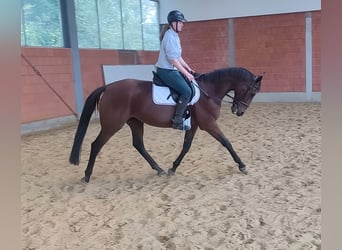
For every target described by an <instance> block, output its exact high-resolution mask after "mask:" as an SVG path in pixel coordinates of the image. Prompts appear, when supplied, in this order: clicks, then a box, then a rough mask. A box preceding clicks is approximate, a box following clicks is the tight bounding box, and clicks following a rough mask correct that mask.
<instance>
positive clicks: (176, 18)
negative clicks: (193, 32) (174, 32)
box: [167, 10, 186, 24]
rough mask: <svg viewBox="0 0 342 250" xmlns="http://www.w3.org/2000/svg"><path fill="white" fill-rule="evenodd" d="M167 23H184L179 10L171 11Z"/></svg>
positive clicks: (184, 20)
mask: <svg viewBox="0 0 342 250" xmlns="http://www.w3.org/2000/svg"><path fill="white" fill-rule="evenodd" d="M167 22H168V23H169V24H171V23H172V22H186V19H185V17H184V15H183V13H182V12H180V11H179V10H172V11H170V12H169V14H168V15H167Z"/></svg>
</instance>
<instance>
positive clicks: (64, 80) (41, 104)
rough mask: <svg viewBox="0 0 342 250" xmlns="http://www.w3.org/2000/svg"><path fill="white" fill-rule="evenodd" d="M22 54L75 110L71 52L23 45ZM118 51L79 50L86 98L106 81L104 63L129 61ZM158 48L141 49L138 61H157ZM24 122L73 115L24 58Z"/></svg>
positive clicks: (22, 103) (22, 113)
mask: <svg viewBox="0 0 342 250" xmlns="http://www.w3.org/2000/svg"><path fill="white" fill-rule="evenodd" d="M22 54H23V55H24V56H25V57H26V58H27V59H28V60H29V62H30V63H32V64H33V65H34V66H35V67H36V68H37V70H38V71H39V72H40V73H41V75H42V76H43V77H44V78H45V79H46V81H47V82H48V84H50V85H51V87H52V88H53V89H55V91H56V92H57V93H58V94H59V95H60V96H61V97H62V99H63V100H64V101H65V102H66V103H67V104H68V105H69V106H70V107H71V108H72V109H73V110H74V111H75V109H76V108H75V92H74V80H73V73H72V59H71V51H70V49H66V48H31V47H23V48H22ZM119 54H120V53H119V51H117V50H98V49H82V50H80V60H81V71H82V76H81V77H82V84H83V97H84V99H86V98H87V96H88V95H89V94H90V92H91V91H92V90H94V89H95V88H96V87H98V86H101V85H103V84H104V81H103V75H102V67H101V66H102V65H103V64H127V63H129V62H125V61H123V59H120V56H119ZM157 56H158V52H156V51H139V52H138V53H137V63H139V64H154V63H155V61H156V60H157ZM21 61H22V63H21V65H22V66H21V78H22V88H21V89H22V93H21V121H22V123H27V122H32V121H38V120H45V119H50V118H55V117H62V116H67V115H72V112H71V111H70V110H69V109H68V107H67V106H66V105H65V104H64V103H63V102H62V101H61V100H60V99H59V98H58V96H56V94H54V92H53V91H52V90H51V89H50V88H49V87H48V86H47V84H46V83H45V82H44V81H43V80H42V79H41V78H40V77H38V76H37V75H36V74H35V72H34V71H33V70H32V68H31V67H30V66H29V65H28V64H27V63H26V62H25V60H24V59H22V60H21Z"/></svg>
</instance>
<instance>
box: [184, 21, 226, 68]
mask: <svg viewBox="0 0 342 250" xmlns="http://www.w3.org/2000/svg"><path fill="white" fill-rule="evenodd" d="M180 39H181V43H182V50H183V58H184V59H185V60H186V61H187V62H188V64H189V65H190V66H191V67H192V68H193V69H194V70H195V71H197V72H201V73H205V72H209V71H211V70H214V69H218V68H222V67H227V66H228V20H227V19H220V20H211V21H201V22H188V23H186V24H185V25H184V28H183V31H182V33H180Z"/></svg>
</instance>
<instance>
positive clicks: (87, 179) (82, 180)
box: [81, 176, 89, 184]
mask: <svg viewBox="0 0 342 250" xmlns="http://www.w3.org/2000/svg"><path fill="white" fill-rule="evenodd" d="M81 182H82V183H86V184H87V183H89V177H86V176H84V177H83V178H82V179H81Z"/></svg>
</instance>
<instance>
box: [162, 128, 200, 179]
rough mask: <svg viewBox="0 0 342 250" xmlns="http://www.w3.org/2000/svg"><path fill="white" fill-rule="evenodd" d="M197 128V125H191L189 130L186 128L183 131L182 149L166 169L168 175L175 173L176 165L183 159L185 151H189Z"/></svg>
mask: <svg viewBox="0 0 342 250" xmlns="http://www.w3.org/2000/svg"><path fill="white" fill-rule="evenodd" d="M197 128H198V127H197V126H194V125H193V126H192V128H191V130H188V131H186V132H185V135H184V142H183V148H182V151H181V153H180V154H179V156H178V157H177V159H176V160H175V161H174V162H173V166H172V168H170V169H169V170H168V172H167V174H168V175H174V174H175V172H176V169H177V167H178V166H179V165H180V164H181V161H182V160H183V158H184V156H185V155H186V153H187V152H189V150H190V147H191V144H192V141H193V139H194V136H195V133H196V131H197Z"/></svg>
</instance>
